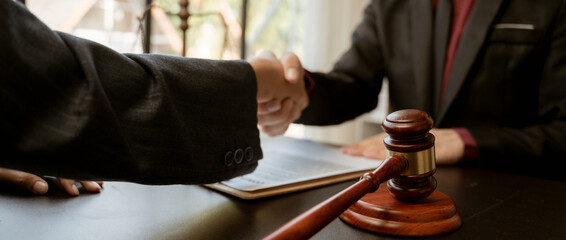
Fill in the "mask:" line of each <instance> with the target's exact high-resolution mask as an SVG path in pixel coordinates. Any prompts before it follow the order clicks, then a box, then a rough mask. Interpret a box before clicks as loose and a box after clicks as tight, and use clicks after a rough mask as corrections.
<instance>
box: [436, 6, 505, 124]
mask: <svg viewBox="0 0 566 240" xmlns="http://www.w3.org/2000/svg"><path fill="white" fill-rule="evenodd" d="M502 1H503V0H477V1H476V3H475V6H474V8H473V9H472V12H471V14H470V17H469V18H468V22H467V23H466V27H465V28H464V32H463V33H462V37H461V39H460V43H459V44H458V49H457V50H456V56H455V57H454V63H453V66H452V70H451V73H450V78H449V80H448V86H447V87H446V92H445V95H444V102H442V103H440V112H439V114H438V115H437V116H436V120H437V122H438V123H440V122H441V121H442V119H443V118H444V116H445V114H446V112H447V111H448V108H449V107H450V105H451V104H452V102H453V101H454V99H455V98H456V95H457V94H458V92H459V91H460V88H461V87H462V84H463V83H464V80H465V79H466V76H467V75H468V73H469V71H470V68H471V67H472V64H473V63H474V61H476V59H477V55H478V52H479V51H480V48H481V46H482V44H483V43H484V42H485V37H486V34H487V32H488V31H489V28H490V26H491V23H492V21H493V18H494V17H495V15H496V14H497V12H498V10H499V7H500V6H501V2H502ZM440 81H442V80H440ZM436 89H440V86H437V88H436ZM437 98H439V96H437Z"/></svg>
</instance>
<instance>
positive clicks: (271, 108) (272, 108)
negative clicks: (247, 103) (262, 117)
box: [257, 99, 281, 114]
mask: <svg viewBox="0 0 566 240" xmlns="http://www.w3.org/2000/svg"><path fill="white" fill-rule="evenodd" d="M279 109H281V102H280V101H278V100H276V99H273V100H271V101H268V102H265V103H259V104H257V114H268V113H272V112H276V111H278V110H279Z"/></svg>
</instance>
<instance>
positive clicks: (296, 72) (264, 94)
mask: <svg viewBox="0 0 566 240" xmlns="http://www.w3.org/2000/svg"><path fill="white" fill-rule="evenodd" d="M250 64H251V65H252V67H253V68H254V71H255V73H256V78H257V82H258V94H257V101H258V125H259V128H260V129H261V130H262V131H263V132H264V133H266V134H267V135H270V136H277V135H281V134H283V133H285V131H286V130H287V128H288V127H289V124H290V123H292V122H294V121H295V120H297V119H298V118H299V117H300V115H301V112H302V111H303V109H305V108H306V107H307V105H308V101H309V99H308V96H307V93H306V89H305V83H304V81H302V79H303V76H304V75H303V74H304V72H303V71H304V70H303V68H302V66H301V63H300V61H299V59H298V58H297V56H296V55H294V54H292V53H286V54H285V55H284V56H283V57H282V58H281V59H280V60H277V59H276V58H275V55H273V53H271V52H268V51H264V52H261V53H260V54H259V55H258V56H256V57H254V58H252V59H251V60H250Z"/></svg>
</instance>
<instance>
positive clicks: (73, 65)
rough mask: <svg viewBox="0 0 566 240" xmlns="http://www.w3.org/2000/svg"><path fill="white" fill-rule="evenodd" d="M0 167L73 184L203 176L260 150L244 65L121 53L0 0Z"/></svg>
mask: <svg viewBox="0 0 566 240" xmlns="http://www.w3.org/2000/svg"><path fill="white" fill-rule="evenodd" d="M0 32H1V33H0V35H2V37H1V38H0V49H1V50H0V67H1V70H0V99H1V100H0V103H1V105H2V109H1V111H2V113H1V117H0V124H1V125H0V131H1V134H0V138H1V144H0V148H1V150H2V155H3V156H2V157H0V166H1V167H6V168H14V169H19V170H23V171H28V172H32V173H35V174H40V175H49V176H58V177H65V178H72V179H80V180H120V181H131V182H138V183H144V184H174V183H182V184H202V183H211V182H216V181H220V180H224V179H229V178H232V177H235V176H239V175H243V174H246V173H249V172H251V171H253V170H254V169H255V167H256V166H257V161H258V160H259V159H261V158H262V151H261V148H260V144H259V131H258V129H257V126H256V125H257V117H256V113H257V103H256V94H257V84H256V80H255V75H254V72H253V69H252V68H251V67H250V66H249V64H247V63H246V62H244V61H212V60H198V59H187V58H178V57H170V56H161V55H149V54H146V55H136V54H120V53H117V52H114V51H112V50H110V49H108V48H106V47H104V46H102V45H99V44H96V43H93V42H90V41H87V40H84V39H80V38H76V37H73V36H71V35H67V34H64V33H57V32H53V31H51V30H50V29H49V28H48V27H47V26H45V25H44V24H43V23H41V22H40V21H39V20H38V19H36V18H35V17H34V16H33V15H32V14H31V13H29V12H28V11H27V10H26V9H25V8H24V7H22V6H21V5H20V4H18V3H15V2H13V1H5V0H2V1H0Z"/></svg>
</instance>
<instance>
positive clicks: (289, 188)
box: [207, 137, 382, 199]
mask: <svg viewBox="0 0 566 240" xmlns="http://www.w3.org/2000/svg"><path fill="white" fill-rule="evenodd" d="M261 146H262V150H263V156H264V158H263V159H262V160H260V161H259V162H258V167H257V169H256V170H255V171H254V172H253V173H250V174H248V175H244V176H241V177H237V178H233V179H230V180H228V181H224V182H221V183H217V184H212V185H207V186H208V187H211V188H214V189H217V190H220V191H224V192H227V193H230V194H233V195H235V196H238V197H241V198H245V199H254V198H260V197H266V196H272V195H276V194H283V193H288V192H293V191H299V190H304V189H308V188H313V187H317V186H322V185H327V184H331V183H335V182H340V181H346V180H350V179H354V178H359V177H360V176H361V175H362V174H363V173H364V172H367V171H371V170H373V169H375V168H377V167H378V166H379V164H381V162H382V160H373V159H368V158H364V157H353V156H349V155H345V154H343V153H342V152H341V151H340V148H339V147H336V146H331V145H326V144H321V143H317V142H313V141H309V140H299V139H293V138H288V137H275V138H262V143H261Z"/></svg>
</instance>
